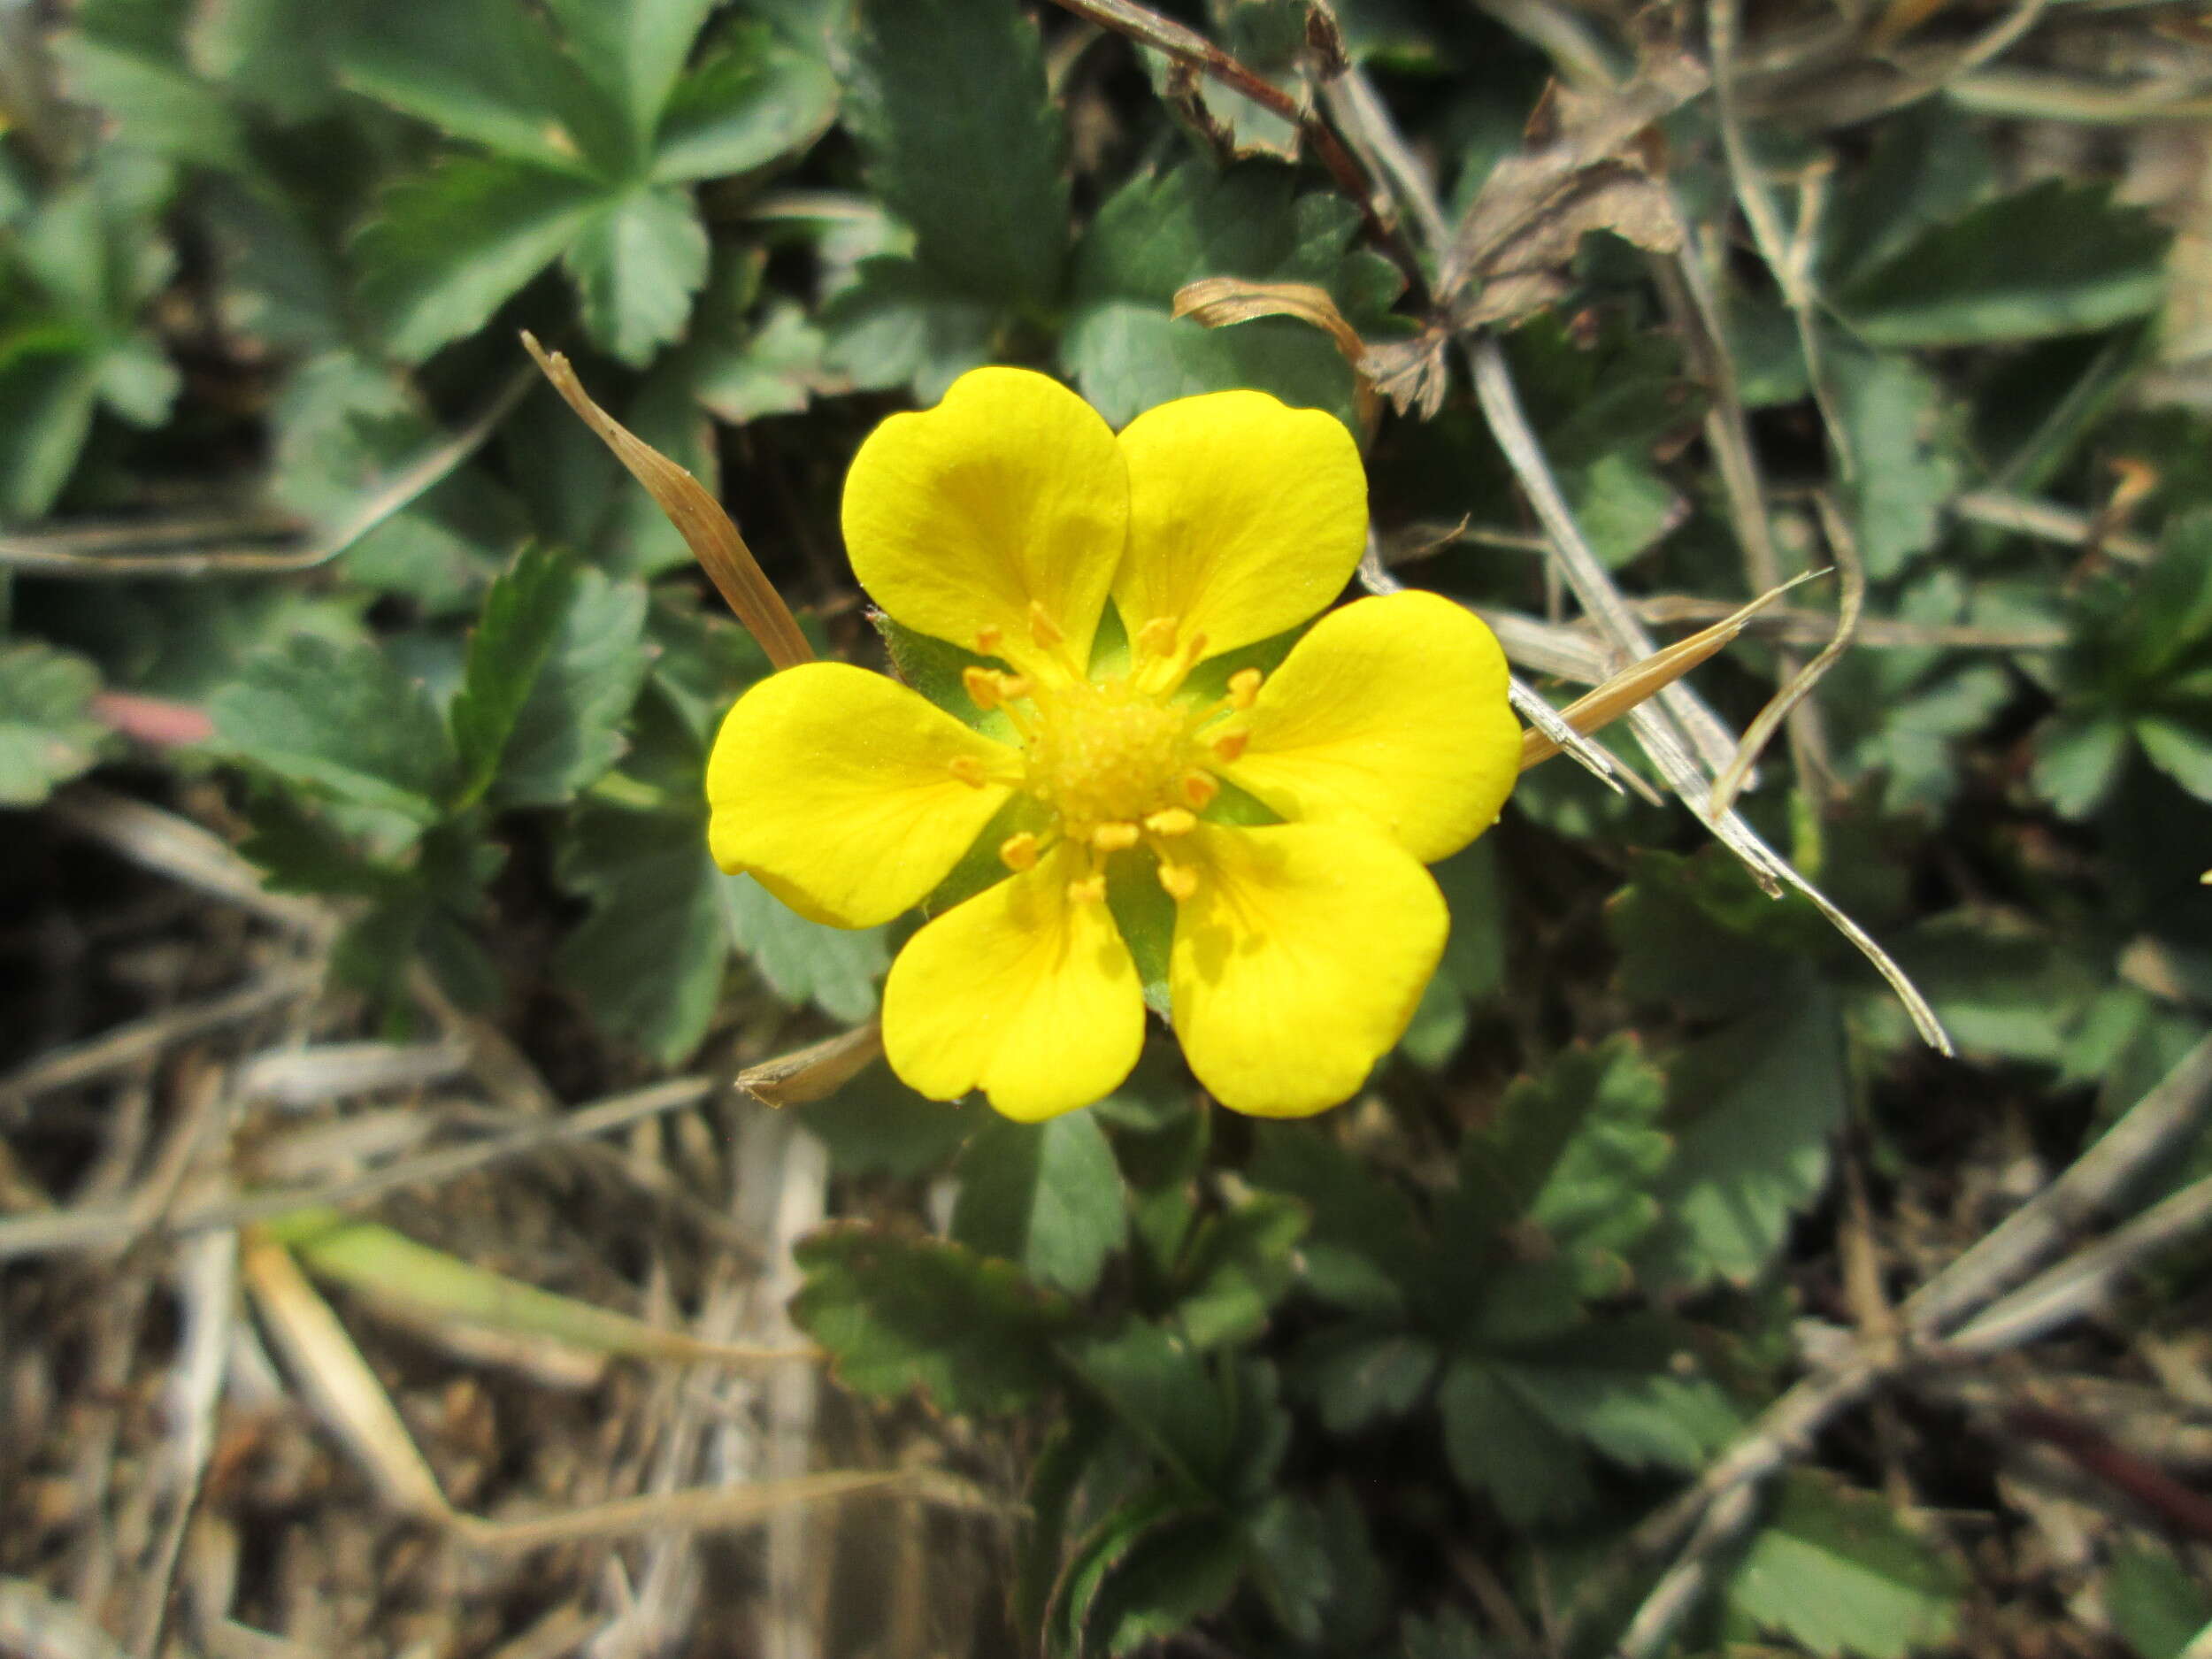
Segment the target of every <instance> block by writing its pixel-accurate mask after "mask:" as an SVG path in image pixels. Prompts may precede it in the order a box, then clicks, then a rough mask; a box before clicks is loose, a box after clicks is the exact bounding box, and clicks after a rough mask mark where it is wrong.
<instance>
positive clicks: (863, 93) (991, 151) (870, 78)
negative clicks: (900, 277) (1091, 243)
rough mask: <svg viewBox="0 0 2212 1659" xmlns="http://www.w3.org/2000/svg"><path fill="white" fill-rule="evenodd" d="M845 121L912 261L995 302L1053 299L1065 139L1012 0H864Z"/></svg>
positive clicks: (1039, 56) (1033, 29)
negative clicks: (911, 248)
mask: <svg viewBox="0 0 2212 1659" xmlns="http://www.w3.org/2000/svg"><path fill="white" fill-rule="evenodd" d="M859 16H860V23H861V35H860V40H859V43H858V48H857V63H856V68H857V70H858V74H857V77H856V81H855V82H854V84H853V87H852V89H851V93H850V96H849V104H848V119H849V122H850V124H851V126H852V127H853V130H854V132H855V134H856V135H857V136H858V138H859V139H860V141H861V144H862V147H863V149H864V151H865V152H866V155H867V158H868V177H869V181H870V183H871V184H872V186H873V188H874V190H875V193H876V195H877V196H878V197H879V199H880V200H881V201H882V202H883V204H884V205H885V206H886V207H887V208H889V209H890V210H891V211H892V212H894V213H895V214H896V215H897V216H898V217H899V218H900V219H903V220H904V221H905V222H906V223H907V224H908V225H910V226H911V227H913V230H914V235H915V242H916V250H917V253H918V257H919V258H920V260H921V262H922V263H923V264H924V265H926V266H928V267H929V268H930V269H931V270H932V271H933V272H935V273H940V274H941V276H942V277H944V278H945V279H946V280H948V282H949V285H950V287H951V288H952V289H953V291H955V292H956V293H958V294H961V295H964V296H967V297H969V298H972V299H976V300H981V301H986V302H988V303H992V304H994V305H1015V304H1021V303H1030V304H1041V303H1050V302H1051V301H1052V300H1054V299H1055V298H1056V296H1058V294H1059V291H1060V276H1061V268H1062V265H1063V263H1064V259H1065V257H1066V250H1067V234H1068V232H1067V224H1068V181H1067V177H1066V175H1065V173H1064V172H1063V171H1062V167H1061V157H1062V154H1063V152H1064V150H1065V148H1066V142H1067V140H1066V132H1065V127H1064V122H1063V120H1062V119H1061V115H1060V111H1059V110H1058V108H1057V107H1056V105H1055V104H1053V102H1052V100H1051V98H1050V96H1048V93H1047V91H1046V88H1045V74H1044V53H1043V49H1042V47H1041V44H1040V42H1039V40H1038V34H1037V25H1036V23H1035V22H1034V21H1033V19H1031V18H1030V17H1028V16H1027V15H1026V14H1025V12H1023V11H1022V10H1021V9H1020V8H1019V7H1018V5H1017V4H1015V3H1014V0H861V5H860V12H859Z"/></svg>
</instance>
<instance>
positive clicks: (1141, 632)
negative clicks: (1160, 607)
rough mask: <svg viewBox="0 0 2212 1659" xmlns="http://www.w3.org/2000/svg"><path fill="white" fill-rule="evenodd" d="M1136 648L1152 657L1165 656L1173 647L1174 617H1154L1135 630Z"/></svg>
mask: <svg viewBox="0 0 2212 1659" xmlns="http://www.w3.org/2000/svg"><path fill="white" fill-rule="evenodd" d="M1137 645H1138V649H1141V650H1143V651H1145V652H1146V653H1148V655H1150V656H1153V657H1165V656H1166V655H1167V654H1168V653H1169V652H1170V651H1172V650H1173V649H1175V618H1173V617H1155V618H1152V620H1151V621H1149V622H1148V623H1146V624H1145V625H1144V626H1142V627H1141V628H1139V629H1138V630H1137Z"/></svg>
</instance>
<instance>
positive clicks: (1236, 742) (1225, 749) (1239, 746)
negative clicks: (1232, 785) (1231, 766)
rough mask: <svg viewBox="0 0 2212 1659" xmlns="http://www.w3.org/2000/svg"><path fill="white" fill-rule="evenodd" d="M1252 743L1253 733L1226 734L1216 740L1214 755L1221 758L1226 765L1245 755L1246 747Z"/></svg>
mask: <svg viewBox="0 0 2212 1659" xmlns="http://www.w3.org/2000/svg"><path fill="white" fill-rule="evenodd" d="M1250 741H1252V733H1249V732H1224V733H1222V734H1221V735H1220V736H1219V737H1217V738H1216V739H1214V743H1213V749H1214V753H1215V754H1217V755H1218V756H1220V757H1221V759H1222V763H1223V764H1228V763H1230V762H1232V761H1233V760H1235V759H1236V758H1237V757H1238V756H1240V755H1241V754H1243V753H1244V746H1245V745H1246V744H1247V743H1249V742H1250Z"/></svg>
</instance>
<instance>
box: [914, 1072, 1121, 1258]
mask: <svg viewBox="0 0 2212 1659" xmlns="http://www.w3.org/2000/svg"><path fill="white" fill-rule="evenodd" d="M954 1173H955V1174H956V1175H957V1176H958V1177H959V1179H960V1197H959V1200H958V1202H956V1204H955V1205H954V1207H953V1212H952V1236H953V1237H954V1238H956V1239H957V1240H959V1241H960V1242H961V1243H963V1244H964V1245H966V1246H968V1247H969V1248H971V1249H975V1250H980V1251H981V1252H982V1253H983V1254H984V1255H986V1256H999V1257H1002V1259H1004V1260H1006V1261H1009V1262H1013V1263H1017V1264H1018V1265H1019V1266H1020V1267H1021V1269H1022V1270H1023V1271H1025V1272H1026V1273H1027V1274H1028V1275H1029V1277H1030V1278H1031V1279H1034V1280H1036V1281H1037V1283H1039V1284H1041V1285H1049V1286H1052V1287H1053V1288H1055V1289H1056V1290H1064V1291H1067V1292H1069V1293H1071V1294H1074V1295H1083V1294H1086V1293H1087V1292H1088V1291H1090V1290H1091V1288H1092V1287H1093V1286H1095V1285H1096V1284H1097V1283H1098V1279H1099V1275H1100V1274H1101V1273H1102V1272H1103V1271H1105V1268H1106V1262H1107V1258H1108V1257H1109V1256H1112V1255H1113V1254H1114V1252H1116V1251H1117V1250H1118V1249H1120V1248H1122V1247H1123V1246H1124V1245H1125V1243H1126V1242H1127V1240H1128V1236H1129V1215H1128V1210H1127V1209H1126V1207H1125V1205H1124V1203H1123V1202H1122V1186H1121V1171H1120V1169H1119V1168H1118V1167H1117V1165H1116V1164H1115V1163H1114V1150H1113V1148H1112V1147H1110V1146H1109V1145H1108V1144H1107V1141H1106V1136H1105V1134H1104V1133H1102V1131H1101V1130H1100V1128H1099V1126H1098V1120H1097V1118H1094V1116H1092V1114H1090V1113H1089V1112H1069V1113H1067V1114H1066V1115H1065V1116H1064V1117H1059V1118H1050V1119H1048V1120H1047V1121H1046V1122H1044V1123H1041V1124H1018V1123H1009V1122H1005V1121H1003V1120H1000V1121H995V1122H993V1123H989V1124H986V1125H984V1126H983V1127H982V1129H981V1130H980V1131H979V1133H977V1134H976V1135H975V1136H974V1137H973V1138H972V1139H971V1140H970V1141H969V1142H968V1144H967V1146H966V1148H965V1149H964V1150H963V1152H962V1153H961V1156H960V1162H959V1164H957V1165H956V1167H955V1170H954Z"/></svg>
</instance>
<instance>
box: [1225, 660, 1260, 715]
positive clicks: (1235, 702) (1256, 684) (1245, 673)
mask: <svg viewBox="0 0 2212 1659" xmlns="http://www.w3.org/2000/svg"><path fill="white" fill-rule="evenodd" d="M1258 695H1260V671H1259V670H1258V669H1256V668H1240V669H1238V670H1237V672H1235V673H1233V674H1232V675H1230V676H1229V706H1230V707H1231V708H1233V709H1248V708H1250V707H1251V706H1252V702H1253V699H1254V698H1256V697H1257V696H1258Z"/></svg>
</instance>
